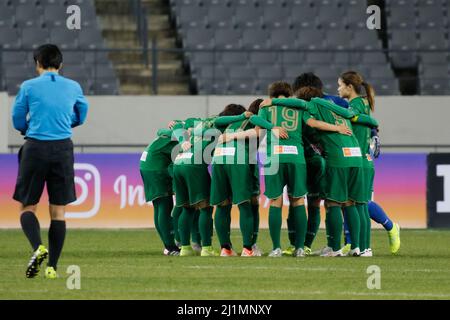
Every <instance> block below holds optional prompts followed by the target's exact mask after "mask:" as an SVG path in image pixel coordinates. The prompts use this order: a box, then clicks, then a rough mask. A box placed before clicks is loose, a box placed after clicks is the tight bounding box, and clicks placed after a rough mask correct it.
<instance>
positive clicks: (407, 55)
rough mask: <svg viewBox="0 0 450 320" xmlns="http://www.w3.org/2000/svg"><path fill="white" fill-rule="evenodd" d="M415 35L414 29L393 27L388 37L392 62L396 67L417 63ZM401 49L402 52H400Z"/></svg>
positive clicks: (410, 65) (407, 66) (413, 65)
mask: <svg viewBox="0 0 450 320" xmlns="http://www.w3.org/2000/svg"><path fill="white" fill-rule="evenodd" d="M417 42H418V40H417V36H416V32H415V29H413V30H406V29H405V30H403V29H396V30H395V29H394V30H392V31H391V38H390V39H389V49H390V50H392V52H391V53H390V56H391V60H392V63H393V65H394V66H395V67H397V68H411V67H415V66H416V65H417V54H416V53H415V51H416V50H417ZM401 51H403V52H401Z"/></svg>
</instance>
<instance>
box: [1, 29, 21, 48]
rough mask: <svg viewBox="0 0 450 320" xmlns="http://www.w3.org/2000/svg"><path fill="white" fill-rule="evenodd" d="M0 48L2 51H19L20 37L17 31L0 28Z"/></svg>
mask: <svg viewBox="0 0 450 320" xmlns="http://www.w3.org/2000/svg"><path fill="white" fill-rule="evenodd" d="M0 34H1V35H2V36H1V37H0V47H1V48H3V49H20V44H21V42H20V36H19V34H18V32H17V29H15V28H11V27H0Z"/></svg>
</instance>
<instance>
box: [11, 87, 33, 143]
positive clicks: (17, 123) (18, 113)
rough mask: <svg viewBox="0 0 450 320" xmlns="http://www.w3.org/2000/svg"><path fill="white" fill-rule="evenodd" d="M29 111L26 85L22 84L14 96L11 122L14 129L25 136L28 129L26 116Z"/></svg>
mask: <svg viewBox="0 0 450 320" xmlns="http://www.w3.org/2000/svg"><path fill="white" fill-rule="evenodd" d="M28 111H29V105H28V93H27V87H26V85H24V84H22V86H21V87H20V90H19V93H18V94H17V96H16V100H15V102H14V106H13V110H12V122H13V126H14V129H16V130H18V131H20V133H21V134H22V135H25V133H26V131H27V129H28V122H27V114H28Z"/></svg>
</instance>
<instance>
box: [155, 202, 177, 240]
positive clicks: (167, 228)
mask: <svg viewBox="0 0 450 320" xmlns="http://www.w3.org/2000/svg"><path fill="white" fill-rule="evenodd" d="M154 201H155V202H157V203H158V225H159V230H160V232H161V236H162V240H163V243H164V246H165V247H166V248H169V247H174V246H175V240H174V236H173V235H174V232H173V221H172V217H171V216H170V213H171V212H172V208H173V199H172V197H171V196H169V197H162V198H158V199H156V200H154Z"/></svg>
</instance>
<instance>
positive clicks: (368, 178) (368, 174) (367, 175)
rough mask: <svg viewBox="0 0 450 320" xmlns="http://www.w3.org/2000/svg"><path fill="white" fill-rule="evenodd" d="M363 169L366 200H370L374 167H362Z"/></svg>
mask: <svg viewBox="0 0 450 320" xmlns="http://www.w3.org/2000/svg"><path fill="white" fill-rule="evenodd" d="M363 171H364V181H365V183H366V186H365V188H366V191H367V194H366V199H367V201H370V200H372V193H373V180H374V178H375V168H373V167H372V168H370V167H369V168H363Z"/></svg>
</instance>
